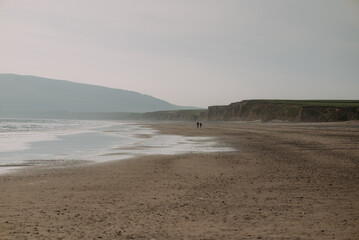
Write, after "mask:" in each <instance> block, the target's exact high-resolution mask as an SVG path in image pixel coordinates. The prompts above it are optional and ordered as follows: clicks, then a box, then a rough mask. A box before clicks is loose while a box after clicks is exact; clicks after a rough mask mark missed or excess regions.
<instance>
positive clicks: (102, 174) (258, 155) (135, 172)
mask: <svg viewBox="0 0 359 240" xmlns="http://www.w3.org/2000/svg"><path fill="white" fill-rule="evenodd" d="M148 126H151V127H154V128H156V129H158V130H160V131H161V133H165V134H183V135H188V136H214V137H217V138H218V139H219V142H220V143H221V144H227V145H229V146H232V147H234V148H235V149H236V151H234V152H226V153H210V154H183V155H176V156H147V157H141V158H137V159H129V160H121V161H117V162H111V163H101V164H96V165H90V166H82V165H81V164H77V165H76V166H73V167H65V168H58V167H57V168H46V169H41V168H39V167H37V168H34V169H28V170H25V171H22V172H19V173H16V174H12V175H2V176H0V191H1V197H0V239H203V240H204V239H207V240H208V239H359V230H358V229H359V123H358V122H351V123H323V124H292V123H290V124H287V123H265V124H263V123H205V124H204V127H203V128H202V129H197V128H196V127H195V124H191V123H166V124H163V123H161V124H150V125H148Z"/></svg>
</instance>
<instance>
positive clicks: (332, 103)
mask: <svg viewBox="0 0 359 240" xmlns="http://www.w3.org/2000/svg"><path fill="white" fill-rule="evenodd" d="M259 101H264V102H267V103H277V104H288V105H297V106H301V107H316V106H318V107H359V100H259Z"/></svg>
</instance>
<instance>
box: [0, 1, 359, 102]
mask: <svg viewBox="0 0 359 240" xmlns="http://www.w3.org/2000/svg"><path fill="white" fill-rule="evenodd" d="M0 31H1V34H0V73H15V74H23V75H35V76H42V77H48V78H55V79H63V80H70V81H74V82H80V83H89V84H95V85H101V86H107V87H113V88H120V89H126V90H132V91H137V92H140V93H144V94H148V95H152V96H154V97H157V98H161V99H164V100H166V101H169V102H171V103H174V104H177V105H192V106H202V107H207V106H208V105H219V104H229V103H231V102H236V101H240V100H243V99H259V98H260V99H263V98H276V99H359V1H358V0H297V1H294V0H262V1H256V0H248V1H242V0H233V1H232V0H216V1H214V0H176V1H174V0H136V1H134V0H61V1H58V0H0Z"/></svg>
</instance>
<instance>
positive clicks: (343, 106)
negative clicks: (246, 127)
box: [207, 100, 359, 122]
mask: <svg viewBox="0 0 359 240" xmlns="http://www.w3.org/2000/svg"><path fill="white" fill-rule="evenodd" d="M207 120H209V121H236V120H245V121H251V120H261V121H270V120H282V121H303V122H332V121H349V120H359V101H340V100H338V101H337V100H316V101H290V100H288V101H285V100H245V101H242V102H236V103H232V104H230V105H228V106H211V107H208V117H207Z"/></svg>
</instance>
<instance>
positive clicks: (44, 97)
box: [0, 74, 193, 117]
mask: <svg viewBox="0 0 359 240" xmlns="http://www.w3.org/2000/svg"><path fill="white" fill-rule="evenodd" d="M178 109H191V107H181V106H176V105H173V104H170V103H168V102H166V101H164V100H161V99H157V98H154V97H151V96H148V95H144V94H140V93H137V92H132V91H127V90H121V89H113V88H107V87H100V86H95V85H88V84H80V83H74V82H69V81H64V80H54V79H48V78H41V77H35V76H21V75H15V74H0V113H5V112H32V113H33V112H92V113H96V112H98V113H99V112H127V113H134V112H138V113H142V112H152V111H163V110H178ZM192 109H193V108H192ZM0 117H1V115H0Z"/></svg>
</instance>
